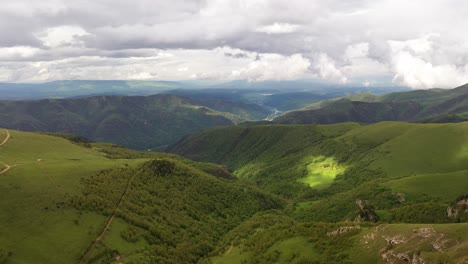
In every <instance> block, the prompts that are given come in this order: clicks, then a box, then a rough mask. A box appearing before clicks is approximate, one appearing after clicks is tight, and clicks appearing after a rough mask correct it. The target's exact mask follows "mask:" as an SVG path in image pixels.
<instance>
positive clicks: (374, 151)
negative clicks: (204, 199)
mask: <svg viewBox="0 0 468 264" xmlns="http://www.w3.org/2000/svg"><path fill="white" fill-rule="evenodd" d="M467 133H468V123H457V124H408V123H395V122H383V123H378V124H375V125H368V126H365V125H359V124H356V123H342V124H335V125H257V126H249V125H244V126H236V127H226V128H214V129H209V130H207V131H203V132H199V133H195V134H194V135H192V136H189V137H186V138H184V139H183V140H181V141H179V142H178V143H176V144H175V145H172V146H170V147H169V148H168V151H170V152H172V153H175V154H178V155H182V156H184V157H187V158H190V159H194V160H198V161H208V162H215V163H218V164H223V165H225V166H227V168H228V169H229V170H231V171H232V172H233V174H234V175H235V176H237V177H238V178H242V179H246V180H249V181H251V182H252V183H253V184H255V185H257V186H259V187H261V188H262V189H264V190H267V191H269V192H272V193H275V194H278V195H281V196H283V197H285V198H287V199H293V200H294V201H296V202H297V208H296V210H295V213H296V216H297V217H298V218H299V219H303V220H309V221H311V220H313V221H344V220H353V219H355V218H356V217H357V215H358V212H359V206H358V205H356V201H357V200H362V201H364V200H365V201H368V203H369V206H372V207H373V208H374V209H375V214H376V215H377V217H378V218H379V219H381V220H383V219H385V221H388V222H427V223H434V222H451V221H452V220H451V219H449V218H448V217H447V216H446V210H447V207H448V206H449V204H450V203H451V202H453V201H455V200H456V199H457V198H458V197H460V196H462V195H465V194H467V193H466V190H468V178H467V177H466V175H467V174H466V173H467V172H468V165H467V163H466V157H467V156H466V155H465V154H466V153H465V150H466V149H465V146H466V144H467V141H466V137H465V135H466V134H467ZM402 197H404V198H402ZM403 200H404V201H403ZM363 207H365V206H363ZM419 210H422V211H421V213H420V214H416V215H413V214H412V213H411V212H414V211H419ZM423 211H424V213H423ZM368 216H370V215H368ZM368 216H366V217H368Z"/></svg>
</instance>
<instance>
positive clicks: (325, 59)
mask: <svg viewBox="0 0 468 264" xmlns="http://www.w3.org/2000/svg"><path fill="white" fill-rule="evenodd" d="M313 68H314V69H315V70H316V72H317V73H318V76H319V77H320V78H321V79H322V80H326V81H331V82H336V83H346V82H347V81H348V78H347V77H346V76H345V75H344V74H343V73H342V72H341V71H340V69H339V68H338V67H337V66H336V65H335V61H334V60H333V59H332V58H330V57H329V56H328V55H327V54H325V53H320V54H318V55H317V57H316V59H315V61H314V65H313Z"/></svg>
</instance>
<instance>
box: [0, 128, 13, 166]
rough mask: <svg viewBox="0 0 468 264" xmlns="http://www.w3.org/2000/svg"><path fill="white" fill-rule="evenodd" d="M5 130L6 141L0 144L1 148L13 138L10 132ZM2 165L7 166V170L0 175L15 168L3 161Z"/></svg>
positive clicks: (0, 162)
mask: <svg viewBox="0 0 468 264" xmlns="http://www.w3.org/2000/svg"><path fill="white" fill-rule="evenodd" d="M4 130H5V133H6V137H5V139H3V141H2V143H0V146H3V145H5V144H6V143H7V142H8V140H9V139H10V137H11V135H10V131H8V130H7V129H4ZM0 164H2V165H3V166H5V169H3V170H2V171H0V175H2V174H3V173H5V172H7V171H9V170H10V169H11V168H13V167H14V166H10V165H8V164H6V163H5V162H2V161H0Z"/></svg>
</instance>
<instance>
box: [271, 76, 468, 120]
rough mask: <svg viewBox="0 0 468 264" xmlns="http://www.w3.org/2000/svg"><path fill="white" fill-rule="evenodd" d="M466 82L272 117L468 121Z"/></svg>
mask: <svg viewBox="0 0 468 264" xmlns="http://www.w3.org/2000/svg"><path fill="white" fill-rule="evenodd" d="M467 118H468V85H464V86H460V87H458V88H455V89H449V90H444V89H431V90H418V91H409V92H398V93H390V94H386V95H382V96H374V95H369V94H363V95H351V96H348V97H343V98H337V99H331V100H325V101H322V102H320V103H315V104H313V105H310V106H308V107H305V108H303V109H300V110H297V111H291V112H288V113H286V114H284V115H282V116H280V117H278V118H276V119H275V120H274V122H275V123H281V124H312V123H321V124H332V123H339V122H361V123H376V122H380V121H408V122H423V123H444V122H461V121H465V120H468V119H467Z"/></svg>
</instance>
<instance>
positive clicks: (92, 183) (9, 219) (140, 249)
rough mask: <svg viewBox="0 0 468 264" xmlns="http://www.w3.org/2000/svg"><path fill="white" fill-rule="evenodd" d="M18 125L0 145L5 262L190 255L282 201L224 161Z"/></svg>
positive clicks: (0, 254) (0, 250)
mask: <svg viewBox="0 0 468 264" xmlns="http://www.w3.org/2000/svg"><path fill="white" fill-rule="evenodd" d="M2 132H4V130H2ZM9 133H10V134H11V138H10V139H9V140H8V141H7V142H6V143H5V144H4V145H2V146H0V161H2V162H4V163H6V164H9V165H11V166H13V168H12V169H11V170H9V171H8V172H6V173H3V174H1V175H0V192H1V193H2V199H0V208H1V210H2V214H0V236H1V237H2V241H0V262H1V263H79V262H81V263H102V262H105V263H108V262H110V261H112V260H115V259H119V258H121V259H122V260H124V261H125V263H132V262H133V263H146V262H158V261H161V260H162V261H164V262H166V263H181V262H184V263H188V262H193V261H194V260H196V259H199V258H201V257H202V256H204V255H206V254H207V253H208V252H210V251H211V249H212V248H214V246H215V245H216V241H218V240H219V239H220V237H222V236H223V235H224V233H226V232H228V231H229V230H231V229H232V228H234V227H235V226H236V225H238V224H240V223H241V222H242V221H243V220H244V219H247V218H248V217H250V216H251V215H253V214H255V213H257V212H259V211H263V210H268V209H273V208H275V209H280V208H282V207H283V202H282V201H281V200H280V199H278V198H276V197H275V196H272V195H269V194H266V193H264V192H263V191H260V190H257V189H255V188H253V187H249V186H246V185H244V184H242V183H241V182H239V181H237V180H235V179H233V178H232V176H230V175H229V174H228V173H226V172H225V171H224V170H223V169H222V168H220V167H219V166H216V165H212V164H206V163H196V162H192V161H189V160H186V159H183V158H181V157H178V156H175V155H170V154H158V153H140V152H135V151H130V150H126V149H122V148H119V147H116V146H114V145H109V144H101V143H73V142H71V141H69V140H67V139H65V138H63V137H61V136H50V135H42V134H34V133H27V132H19V131H13V130H10V131H9ZM3 134H4V133H2V135H3ZM215 175H217V176H215ZM106 226H108V227H109V228H105V227H106ZM195 242H196V243H195ZM57 249H60V250H57Z"/></svg>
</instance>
